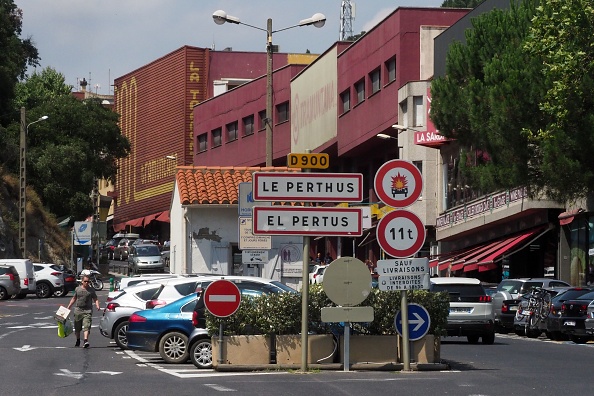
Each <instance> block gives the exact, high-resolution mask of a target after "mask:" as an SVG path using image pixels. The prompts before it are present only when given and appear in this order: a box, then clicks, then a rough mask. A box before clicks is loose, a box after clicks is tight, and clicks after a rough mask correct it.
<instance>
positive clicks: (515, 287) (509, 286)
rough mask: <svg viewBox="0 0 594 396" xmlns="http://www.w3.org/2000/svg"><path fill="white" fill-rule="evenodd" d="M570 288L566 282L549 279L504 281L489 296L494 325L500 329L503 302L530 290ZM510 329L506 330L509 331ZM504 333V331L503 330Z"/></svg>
mask: <svg viewBox="0 0 594 396" xmlns="http://www.w3.org/2000/svg"><path fill="white" fill-rule="evenodd" d="M554 287H571V285H570V284H569V283H567V282H564V281H561V280H558V279H550V278H518V279H504V280H502V281H501V282H500V283H499V285H497V291H496V292H495V294H493V295H492V296H491V298H492V300H493V307H494V309H495V324H496V327H497V328H498V329H499V328H501V307H502V306H503V301H505V300H516V299H518V298H520V296H521V295H523V294H526V293H528V292H529V291H530V290H531V289H532V288H547V289H550V288H554ZM509 330H510V329H508V331H509ZM504 331H505V330H504Z"/></svg>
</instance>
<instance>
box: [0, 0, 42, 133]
mask: <svg viewBox="0 0 594 396" xmlns="http://www.w3.org/2000/svg"><path fill="white" fill-rule="evenodd" d="M22 20H23V12H22V10H21V9H19V8H17V6H16V5H15V4H14V1H12V0H0V48H1V49H2V50H1V51H0V118H1V119H0V123H1V124H2V125H6V123H7V122H8V120H9V119H10V118H11V117H7V116H6V114H11V111H12V107H11V105H12V103H11V102H12V99H13V98H14V87H15V84H16V83H17V82H18V80H19V78H24V77H25V72H26V70H27V66H36V65H38V64H39V62H38V61H39V54H38V52H37V48H35V46H34V45H33V41H32V40H31V38H27V39H24V40H23V39H21V38H20V37H19V36H20V34H21V28H22Z"/></svg>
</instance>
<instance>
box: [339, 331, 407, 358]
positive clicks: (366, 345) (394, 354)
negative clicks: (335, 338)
mask: <svg viewBox="0 0 594 396" xmlns="http://www.w3.org/2000/svg"><path fill="white" fill-rule="evenodd" d="M397 358H398V336H396V335H352V336H350V337H349V363H350V364H357V363H397V362H396V359H397ZM340 362H341V363H344V337H340Z"/></svg>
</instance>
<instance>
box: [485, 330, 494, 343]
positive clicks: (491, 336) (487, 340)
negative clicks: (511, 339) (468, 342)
mask: <svg viewBox="0 0 594 396" xmlns="http://www.w3.org/2000/svg"><path fill="white" fill-rule="evenodd" d="M482 341H483V344H485V345H493V344H494V343H495V332H493V333H489V334H485V335H483V337H482Z"/></svg>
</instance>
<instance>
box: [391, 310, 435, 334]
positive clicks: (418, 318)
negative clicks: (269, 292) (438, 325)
mask: <svg viewBox="0 0 594 396" xmlns="http://www.w3.org/2000/svg"><path fill="white" fill-rule="evenodd" d="M394 325H395V326H396V331H397V332H398V334H400V335H401V336H402V311H398V312H396V317H395V318H394ZM430 326H431V317H430V316H429V312H427V310H426V309H425V307H423V306H422V305H419V304H408V338H409V340H410V341H416V340H420V339H421V338H423V337H425V334H427V332H428V331H429V327H430Z"/></svg>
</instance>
